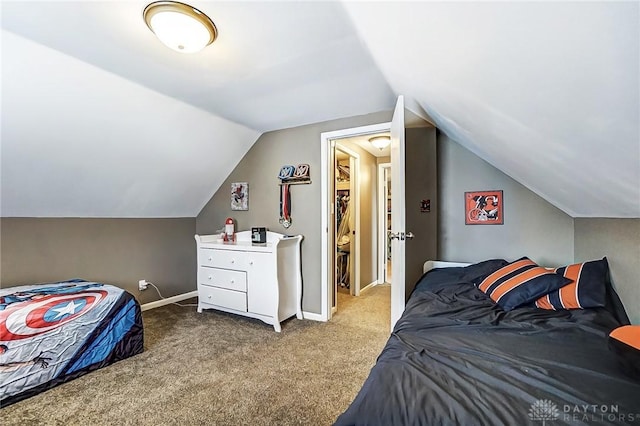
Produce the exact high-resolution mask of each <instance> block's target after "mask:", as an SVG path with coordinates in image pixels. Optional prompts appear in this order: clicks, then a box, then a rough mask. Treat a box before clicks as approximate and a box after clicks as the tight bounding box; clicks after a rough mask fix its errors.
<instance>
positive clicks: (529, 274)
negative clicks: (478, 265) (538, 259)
mask: <svg viewBox="0 0 640 426" xmlns="http://www.w3.org/2000/svg"><path fill="white" fill-rule="evenodd" d="M570 282H571V280H570V279H568V278H565V277H563V276H562V275H561V274H556V273H555V272H554V271H552V270H549V269H546V268H543V267H541V266H538V265H537V264H536V263H535V262H533V261H532V260H531V259H529V258H527V257H523V258H521V259H518V260H516V261H514V262H511V263H509V264H508V265H506V266H504V267H502V268H500V269H498V270H497V271H496V272H494V273H493V274H491V275H489V276H488V277H487V278H485V279H484V280H483V281H482V282H481V283H480V284H478V288H479V289H480V290H481V291H482V292H484V293H485V294H487V295H488V296H489V297H491V299H492V300H493V301H494V302H496V303H497V304H498V305H500V306H501V307H502V309H504V310H505V311H510V310H512V309H515V308H517V307H518V306H522V305H524V304H527V303H530V302H533V301H534V300H536V299H538V298H539V297H540V296H542V295H544V294H547V293H549V292H551V291H553V290H557V289H559V288H560V287H563V286H565V285H567V284H569V283H570Z"/></svg>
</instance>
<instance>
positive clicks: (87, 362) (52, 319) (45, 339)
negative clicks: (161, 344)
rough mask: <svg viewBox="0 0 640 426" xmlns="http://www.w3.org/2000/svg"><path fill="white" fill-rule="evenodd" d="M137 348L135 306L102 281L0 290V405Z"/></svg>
mask: <svg viewBox="0 0 640 426" xmlns="http://www.w3.org/2000/svg"><path fill="white" fill-rule="evenodd" d="M142 351H143V327H142V314H141V310H140V305H139V304H138V302H137V301H136V299H135V298H134V297H133V296H132V295H131V294H129V293H127V292H126V291H124V290H122V289H120V288H118V287H114V286H111V285H107V284H102V283H96V282H88V281H84V280H79V279H76V280H70V281H64V282H56V283H50V284H39V285H27V286H20V287H10V288H5V289H0V407H4V406H6V405H9V404H12V403H15V402H18V401H20V400H22V399H25V398H28V397H30V396H33V395H36V394H38V393H40V392H43V391H45V390H47V389H51V388H52V387H54V386H57V385H59V384H61V383H64V382H66V381H69V380H72V379H75V378H76V377H79V376H82V375H84V374H86V373H88V372H90V371H93V370H97V369H99V368H102V367H105V366H107V365H110V364H113V363H114V362H116V361H119V360H122V359H125V358H128V357H130V356H133V355H136V354H139V353H141V352H142Z"/></svg>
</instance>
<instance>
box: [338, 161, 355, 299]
mask: <svg viewBox="0 0 640 426" xmlns="http://www.w3.org/2000/svg"><path fill="white" fill-rule="evenodd" d="M339 157H343V156H336V204H335V206H336V216H335V217H336V240H335V241H336V284H337V288H338V291H344V292H348V293H350V289H351V258H350V254H351V235H352V233H351V230H352V226H353V221H352V209H351V204H352V203H351V194H350V187H351V171H350V167H349V157H348V156H344V157H346V158H339Z"/></svg>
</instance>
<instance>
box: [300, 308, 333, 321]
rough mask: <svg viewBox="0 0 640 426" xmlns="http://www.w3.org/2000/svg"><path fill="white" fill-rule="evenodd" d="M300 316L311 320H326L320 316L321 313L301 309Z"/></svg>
mask: <svg viewBox="0 0 640 426" xmlns="http://www.w3.org/2000/svg"><path fill="white" fill-rule="evenodd" d="M302 318H304V319H306V320H311V321H320V322H327V320H325V319H324V318H322V315H321V314H316V313H315V312H305V311H302Z"/></svg>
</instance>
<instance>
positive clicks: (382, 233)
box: [377, 163, 391, 284]
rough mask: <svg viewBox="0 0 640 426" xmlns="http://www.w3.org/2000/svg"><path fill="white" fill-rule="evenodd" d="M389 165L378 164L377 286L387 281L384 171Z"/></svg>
mask: <svg viewBox="0 0 640 426" xmlns="http://www.w3.org/2000/svg"><path fill="white" fill-rule="evenodd" d="M390 167H391V163H379V164H378V280H377V282H378V284H383V283H384V282H385V281H386V279H387V276H386V275H387V274H386V273H385V269H386V268H385V267H386V263H387V238H388V237H387V194H386V193H385V188H386V183H385V181H384V178H385V173H384V169H386V168H390Z"/></svg>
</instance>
